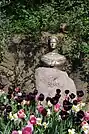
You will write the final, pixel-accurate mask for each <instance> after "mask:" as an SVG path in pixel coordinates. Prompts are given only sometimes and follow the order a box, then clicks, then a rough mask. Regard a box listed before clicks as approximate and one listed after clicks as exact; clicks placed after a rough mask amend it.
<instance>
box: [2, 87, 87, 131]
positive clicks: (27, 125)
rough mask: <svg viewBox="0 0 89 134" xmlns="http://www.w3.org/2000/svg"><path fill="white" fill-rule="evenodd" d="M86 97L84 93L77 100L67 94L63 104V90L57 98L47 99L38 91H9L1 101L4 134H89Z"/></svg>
mask: <svg viewBox="0 0 89 134" xmlns="http://www.w3.org/2000/svg"><path fill="white" fill-rule="evenodd" d="M83 95H84V93H83V91H77V95H76V96H75V95H74V94H73V93H70V92H69V90H65V98H64V100H63V104H60V97H61V90H60V89H57V90H56V93H55V96H54V97H52V98H51V97H47V98H46V99H44V98H45V97H44V95H43V94H39V95H38V91H37V90H34V91H33V92H30V93H25V92H21V91H20V88H15V89H12V88H9V89H8V94H2V95H1V100H0V114H1V116H0V134H89V112H86V110H85V103H83V102H82V97H83ZM43 102H45V105H44V103H43ZM42 104H43V105H42Z"/></svg>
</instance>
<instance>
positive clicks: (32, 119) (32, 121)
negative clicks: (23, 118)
mask: <svg viewBox="0 0 89 134" xmlns="http://www.w3.org/2000/svg"><path fill="white" fill-rule="evenodd" d="M30 123H31V124H33V125H35V124H36V117H35V116H34V115H31V116H30Z"/></svg>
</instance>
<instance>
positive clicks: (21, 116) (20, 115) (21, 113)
mask: <svg viewBox="0 0 89 134" xmlns="http://www.w3.org/2000/svg"><path fill="white" fill-rule="evenodd" d="M17 115H18V118H20V119H24V118H25V112H24V110H23V109H20V110H19V111H18V113H17Z"/></svg>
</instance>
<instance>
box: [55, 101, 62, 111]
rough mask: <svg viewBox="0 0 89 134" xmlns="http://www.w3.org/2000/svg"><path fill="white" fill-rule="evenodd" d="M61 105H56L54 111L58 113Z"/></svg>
mask: <svg viewBox="0 0 89 134" xmlns="http://www.w3.org/2000/svg"><path fill="white" fill-rule="evenodd" d="M60 106H61V105H60V104H59V103H57V104H56V105H54V111H55V112H58V111H59V110H60Z"/></svg>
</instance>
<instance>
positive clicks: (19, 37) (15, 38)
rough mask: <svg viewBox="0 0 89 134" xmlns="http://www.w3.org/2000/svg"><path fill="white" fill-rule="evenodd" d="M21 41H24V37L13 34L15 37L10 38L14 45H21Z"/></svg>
mask: <svg viewBox="0 0 89 134" xmlns="http://www.w3.org/2000/svg"><path fill="white" fill-rule="evenodd" d="M22 39H25V36H24V35H21V34H15V35H14V36H13V37H12V42H13V43H15V44H19V43H21V41H22Z"/></svg>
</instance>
